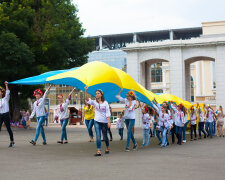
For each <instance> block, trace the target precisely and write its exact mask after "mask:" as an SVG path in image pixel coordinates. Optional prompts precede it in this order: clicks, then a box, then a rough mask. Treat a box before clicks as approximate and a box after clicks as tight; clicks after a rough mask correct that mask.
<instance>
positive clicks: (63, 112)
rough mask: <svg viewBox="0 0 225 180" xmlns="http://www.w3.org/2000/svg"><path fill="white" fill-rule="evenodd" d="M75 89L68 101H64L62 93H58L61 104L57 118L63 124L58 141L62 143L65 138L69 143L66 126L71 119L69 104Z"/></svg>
mask: <svg viewBox="0 0 225 180" xmlns="http://www.w3.org/2000/svg"><path fill="white" fill-rule="evenodd" d="M74 90H75V88H74V89H73V90H72V91H71V92H70V94H69V95H68V97H67V99H66V101H64V99H63V95H62V94H59V95H58V101H59V103H60V104H59V105H58V106H57V110H56V117H55V119H59V120H60V124H61V140H60V141H57V143H60V144H63V140H64V139H65V142H64V144H67V143H68V141H67V133H66V126H67V124H68V121H69V113H68V105H69V103H70V100H71V95H72V93H73V91H74Z"/></svg>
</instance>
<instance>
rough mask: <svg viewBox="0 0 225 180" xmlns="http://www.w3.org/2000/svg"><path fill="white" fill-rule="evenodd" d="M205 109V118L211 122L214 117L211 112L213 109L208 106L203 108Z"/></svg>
mask: <svg viewBox="0 0 225 180" xmlns="http://www.w3.org/2000/svg"><path fill="white" fill-rule="evenodd" d="M205 111H206V120H207V121H208V122H210V123H211V122H213V120H214V119H213V117H214V113H213V110H212V109H211V108H208V109H205Z"/></svg>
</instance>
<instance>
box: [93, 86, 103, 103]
mask: <svg viewBox="0 0 225 180" xmlns="http://www.w3.org/2000/svg"><path fill="white" fill-rule="evenodd" d="M97 91H98V92H100V93H101V95H102V97H101V101H102V102H104V101H105V97H104V94H103V92H102V90H99V89H97V90H96V91H95V93H96V92H97ZM96 101H97V99H96ZM97 102H98V101H97Z"/></svg>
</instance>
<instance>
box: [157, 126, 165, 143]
mask: <svg viewBox="0 0 225 180" xmlns="http://www.w3.org/2000/svg"><path fill="white" fill-rule="evenodd" d="M160 133H161V136H162V134H163V127H160V129H157V130H156V136H157V138H158V140H159V142H160V143H162V139H161V137H160Z"/></svg>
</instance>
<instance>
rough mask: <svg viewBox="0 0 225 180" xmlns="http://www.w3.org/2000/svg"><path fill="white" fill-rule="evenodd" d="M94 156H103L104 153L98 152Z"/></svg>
mask: <svg viewBox="0 0 225 180" xmlns="http://www.w3.org/2000/svg"><path fill="white" fill-rule="evenodd" d="M94 156H102V154H100V153H96V154H94Z"/></svg>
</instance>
